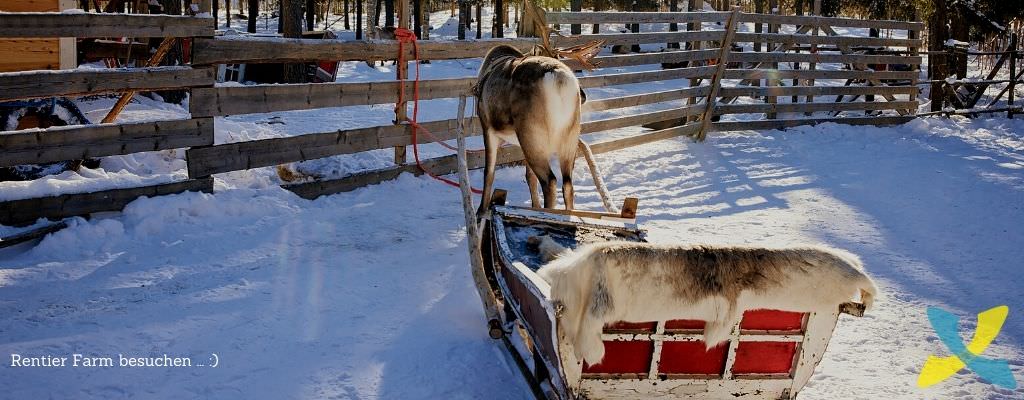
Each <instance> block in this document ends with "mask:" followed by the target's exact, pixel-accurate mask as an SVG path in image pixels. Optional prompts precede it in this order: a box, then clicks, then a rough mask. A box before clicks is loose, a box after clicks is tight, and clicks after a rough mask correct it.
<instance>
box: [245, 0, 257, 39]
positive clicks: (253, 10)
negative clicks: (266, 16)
mask: <svg viewBox="0 0 1024 400" xmlns="http://www.w3.org/2000/svg"><path fill="white" fill-rule="evenodd" d="M259 15H260V1H259V0H249V25H248V26H247V27H246V28H247V29H246V31H248V32H249V33H256V18H257V17H259Z"/></svg>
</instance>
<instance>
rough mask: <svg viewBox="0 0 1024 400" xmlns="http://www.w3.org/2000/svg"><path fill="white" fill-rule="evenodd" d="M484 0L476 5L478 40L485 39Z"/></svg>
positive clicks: (478, 0) (480, 0)
mask: <svg viewBox="0 0 1024 400" xmlns="http://www.w3.org/2000/svg"><path fill="white" fill-rule="evenodd" d="M483 3H484V2H483V0H477V3H476V38H477V39H481V38H483V37H484V30H483V28H484V15H483V14H484V13H483V8H484V4H483Z"/></svg>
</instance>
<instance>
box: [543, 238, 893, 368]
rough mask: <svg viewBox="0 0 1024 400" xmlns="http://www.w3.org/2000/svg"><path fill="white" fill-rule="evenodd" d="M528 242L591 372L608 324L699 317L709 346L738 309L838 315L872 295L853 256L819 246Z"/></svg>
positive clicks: (721, 337) (723, 336)
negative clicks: (541, 261)
mask: <svg viewBox="0 0 1024 400" xmlns="http://www.w3.org/2000/svg"><path fill="white" fill-rule="evenodd" d="M532 242H533V244H535V245H539V247H540V252H541V254H542V255H543V256H544V257H545V258H546V259H550V258H554V260H553V261H552V262H550V263H548V264H546V265H545V266H543V267H541V268H540V270H538V271H537V273H538V274H540V276H541V277H542V278H544V280H546V281H547V282H548V283H550V284H551V297H552V300H553V301H554V302H555V304H560V305H561V306H562V307H563V309H562V314H561V324H562V326H563V328H564V331H565V334H566V337H567V338H569V339H570V340H571V341H572V343H573V346H574V349H575V353H576V358H577V359H580V360H586V362H587V363H589V364H590V365H594V364H597V363H599V362H600V361H601V359H602V358H603V357H604V342H603V341H602V340H601V333H602V331H603V328H604V325H605V324H607V323H612V322H617V321H630V322H641V321H660V320H673V319H693V320H704V321H707V323H706V325H705V327H704V342H705V345H706V346H707V348H712V347H715V346H716V345H718V344H719V343H721V342H723V341H726V340H728V339H729V336H730V334H731V332H732V329H733V327H734V326H736V324H738V323H739V321H740V318H741V317H742V316H743V313H744V312H745V311H748V310H756V309H776V310H785V311H795V312H835V311H836V310H837V309H838V307H839V306H840V304H842V303H845V302H849V301H851V300H852V299H855V298H856V297H857V296H858V295H859V296H860V301H861V303H863V304H864V306H865V308H870V307H871V304H872V302H873V299H874V297H875V296H876V294H877V292H878V289H877V288H876V287H875V284H874V282H873V281H872V280H871V278H869V277H868V276H867V275H865V274H864V272H863V267H862V264H861V261H860V259H858V258H857V256H855V255H853V254H850V253H848V252H845V251H841V250H836V249H829V248H824V247H797V248H782V249H765V248H748V247H715V246H686V245H677V246H671V245H656V244H650V243H636V242H602V243H594V244H588V245H584V246H581V247H579V248H577V249H575V250H572V251H570V252H565V251H564V248H562V247H561V245H559V244H558V243H556V242H555V241H554V240H552V239H551V238H550V237H547V236H542V237H541V239H540V240H539V241H538V240H533V241H532Z"/></svg>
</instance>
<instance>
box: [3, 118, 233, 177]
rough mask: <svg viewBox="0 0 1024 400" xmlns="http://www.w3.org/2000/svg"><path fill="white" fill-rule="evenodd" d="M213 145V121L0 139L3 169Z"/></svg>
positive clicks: (10, 135)
mask: <svg viewBox="0 0 1024 400" xmlns="http://www.w3.org/2000/svg"><path fill="white" fill-rule="evenodd" d="M211 144H213V119H212V118H201V119H187V120H174V121H159V122H139V123H132V124H121V125H111V124H103V125H85V126H67V127H54V128H50V129H46V130H31V131H15V132H11V133H4V134H2V135H0V149H3V151H2V152H0V166H13V165H21V164H39V163H47V162H55V161H64V160H80V159H85V158H91V157H102V156H112V155H118V154H131V153H138V152H143V151H157V150H167V149H177V148H183V147H192V146H207V145H211Z"/></svg>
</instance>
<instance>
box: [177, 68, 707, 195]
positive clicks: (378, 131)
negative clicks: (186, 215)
mask: <svg viewBox="0 0 1024 400" xmlns="http://www.w3.org/2000/svg"><path fill="white" fill-rule="evenodd" d="M695 89H700V90H701V93H703V94H698V95H701V96H706V95H707V91H708V90H709V88H707V87H702V88H695ZM701 110H702V108H700V107H699V106H687V107H682V108H675V109H670V110H664V111H655V112H648V113H640V114H635V115H629V116H624V117H616V118H608V119H602V120H596V121H587V122H584V123H583V124H582V126H581V129H582V132H583V133H593V132H600V131H605V130H609V129H618V128H623V127H628V126H639V125H643V124H647V123H652V122H659V121H667V120H671V119H674V118H680V117H685V116H691V115H696V114H697V113H699V112H700V111H701ZM420 125H421V126H422V127H424V128H426V129H427V130H429V131H430V132H431V133H432V134H433V136H435V137H436V138H437V139H438V140H450V139H454V138H455V133H456V129H457V125H458V124H457V121H456V120H454V119H449V120H440V121H431V122H423V123H421V124H420ZM479 134H480V129H479V124H478V123H476V122H475V121H470V124H469V125H468V126H467V132H466V135H467V136H475V135H479ZM419 138H420V139H419V143H421V144H423V143H431V142H433V141H434V140H433V139H430V138H428V137H425V136H423V135H420V136H419ZM411 144H412V133H411V131H410V130H409V127H408V126H406V125H382V126H374V127H368V128H360V129H352V130H346V131H335V132H326V133H315V134H308V135H300V136H292V137H285V138H272V139H263V140H253V141H247V142H238V143H228V144H221V145H216V146H209V147H200V148H192V149H189V150H188V151H187V153H186V158H187V159H188V171H189V177H191V178H200V177H206V176H210V175H213V174H219V173H223V172H229V171H238V170H244V169H251V168H259V167H267V166H272V165H278V164H284V163H288V162H297V161H307V160H313V159H317V158H323V157H330V156H334V155H339V154H351V153H358V152H363V151H368V150H377V149H386V148H389V147H393V146H408V145H411Z"/></svg>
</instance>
